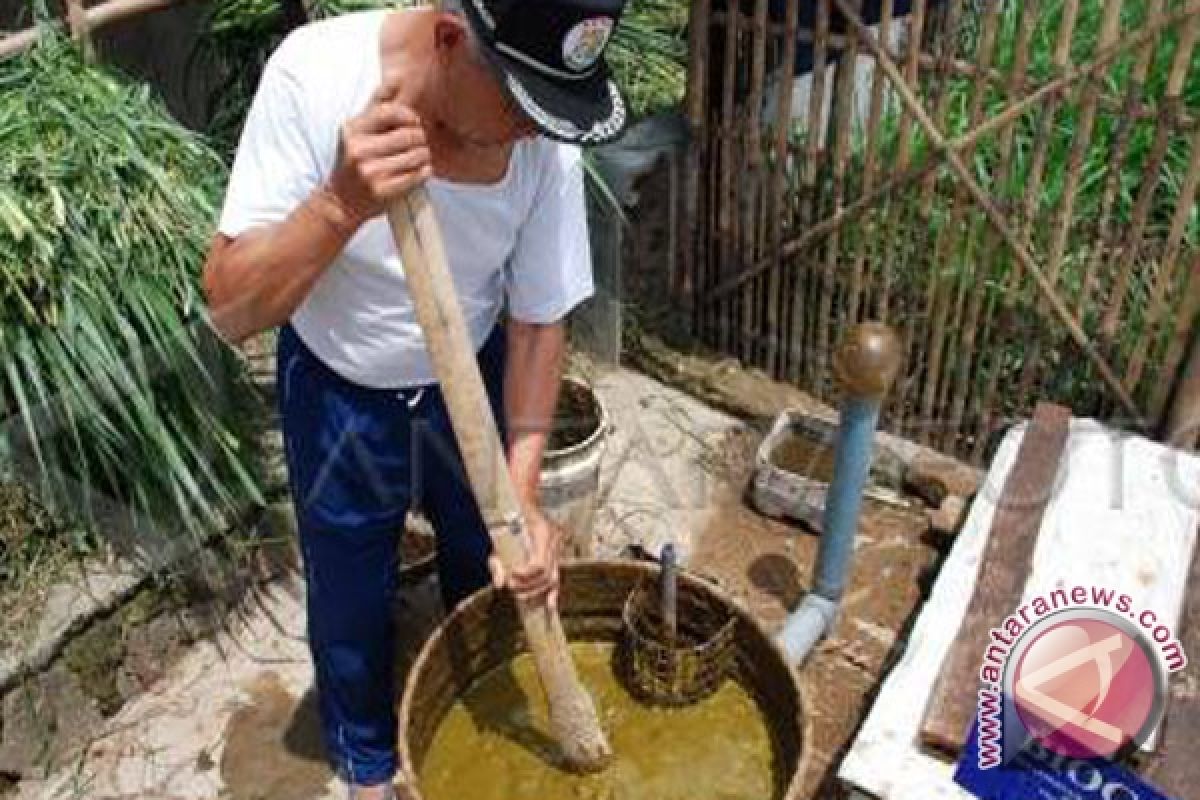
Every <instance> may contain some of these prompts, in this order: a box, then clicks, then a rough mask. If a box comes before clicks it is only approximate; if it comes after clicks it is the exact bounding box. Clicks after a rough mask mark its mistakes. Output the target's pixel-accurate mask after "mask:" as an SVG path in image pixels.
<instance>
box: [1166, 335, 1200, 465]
mask: <svg viewBox="0 0 1200 800" xmlns="http://www.w3.org/2000/svg"><path fill="white" fill-rule="evenodd" d="M1191 340H1192V343H1191V347H1190V348H1189V350H1190V355H1189V356H1188V360H1187V366H1186V367H1184V370H1183V374H1182V375H1180V376H1179V386H1178V388H1177V389H1176V390H1175V398H1174V400H1173V401H1172V403H1171V410H1170V416H1169V417H1168V419H1166V420H1165V427H1164V430H1163V441H1165V442H1166V443H1167V444H1169V445H1171V446H1172V447H1178V448H1180V449H1181V450H1195V449H1196V442H1197V438H1198V437H1200V338H1197V337H1195V336H1192V337H1191Z"/></svg>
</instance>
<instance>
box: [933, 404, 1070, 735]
mask: <svg viewBox="0 0 1200 800" xmlns="http://www.w3.org/2000/svg"><path fill="white" fill-rule="evenodd" d="M1070 421H1071V411H1070V409H1066V408H1063V407H1062V406H1056V405H1052V404H1049V403H1039V404H1038V406H1037V409H1036V410H1035V411H1034V414H1033V422H1032V423H1031V424H1030V427H1029V430H1028V431H1026V433H1025V437H1024V439H1023V440H1022V441H1021V449H1020V450H1019V451H1018V453H1017V461H1016V465H1015V466H1014V467H1013V470H1012V472H1011V473H1010V474H1009V476H1008V479H1007V480H1006V481H1005V483H1004V491H1003V493H1002V494H1001V495H1000V503H999V506H998V508H997V509H996V516H995V517H994V519H993V521H992V530H991V533H990V534H989V535H988V542H987V548H986V550H985V552H984V556H983V563H982V565H981V566H980V576H979V580H978V581H976V583H975V592H974V594H973V595H972V597H971V604H970V606H969V607H968V608H967V614H966V617H965V618H964V619H963V622H962V625H961V626H960V627H959V629H958V636H957V637H956V638H955V643H954V647H953V648H952V649H951V651H950V653H949V654H948V655H947V657H946V660H945V661H944V662H942V670H941V672H940V674H939V675H938V679H937V682H936V684H935V685H934V689H933V695H932V696H931V698H930V701H929V706H928V707H927V709H926V712H925V720H924V723H923V724H922V726H921V740H922V741H923V742H925V743H926V744H929V745H931V746H933V747H935V748H937V749H938V750H942V751H945V752H948V753H951V754H957V753H958V751H959V750H960V749H961V748H962V746H963V743H964V742H965V741H966V736H967V732H968V728H969V726H970V722H971V720H972V719H974V717H975V707H976V703H977V700H978V696H977V693H976V685H977V683H978V678H977V675H978V672H979V657H980V656H979V654H980V653H982V652H983V651H984V650H985V649H986V647H987V642H988V630H989V629H990V628H991V627H992V626H993V625H995V624H996V620H999V619H1004V617H1005V616H1006V615H1007V614H1009V613H1010V612H1011V611H1012V609H1013V608H1015V607H1017V606H1019V605H1020V603H1021V595H1022V593H1023V592H1024V589H1025V580H1026V578H1028V577H1029V573H1030V564H1031V563H1032V561H1033V552H1034V546H1035V545H1036V544H1037V538H1038V530H1039V528H1040V527H1041V522H1042V514H1043V513H1044V512H1045V510H1046V506H1047V505H1048V503H1049V501H1050V495H1051V492H1050V487H1053V485H1054V479H1055V476H1056V475H1057V473H1058V466H1059V461H1060V457H1061V456H1062V452H1063V445H1064V444H1066V441H1067V430H1068V427H1069V424H1070Z"/></svg>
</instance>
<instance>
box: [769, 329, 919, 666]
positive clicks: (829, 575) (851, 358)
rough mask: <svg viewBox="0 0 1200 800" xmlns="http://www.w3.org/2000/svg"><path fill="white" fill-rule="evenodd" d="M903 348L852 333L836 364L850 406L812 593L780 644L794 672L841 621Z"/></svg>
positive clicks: (879, 333) (880, 336)
mask: <svg viewBox="0 0 1200 800" xmlns="http://www.w3.org/2000/svg"><path fill="white" fill-rule="evenodd" d="M900 359H901V354H900V344H899V342H898V340H897V339H896V335H895V333H893V332H892V330H891V329H890V328H888V327H887V326H886V325H882V324H880V323H874V322H866V323H863V324H861V325H857V326H855V327H854V328H852V329H851V331H850V334H849V336H847V338H846V340H845V342H843V344H842V346H841V347H839V348H838V352H837V354H836V355H835V356H834V365H833V369H834V376H835V377H836V379H837V381H838V384H839V385H840V386H841V388H842V390H843V393H844V399H843V401H842V406H841V416H840V420H839V422H838V433H837V440H836V443H835V445H834V447H835V450H834V467H833V480H832V481H831V482H830V485H829V491H828V493H827V495H826V501H825V516H824V525H823V526H822V527H823V532H822V534H821V541H820V544H819V545H818V547H817V563H816V568H815V576H814V582H813V591H811V592H809V594H808V595H807V596H806V597H805V598H804V601H803V602H802V603H801V604H800V607H799V608H798V609H796V610H795V611H793V612H792V614H791V615H790V616H789V617H788V619H787V621H786V622H785V623H784V626H783V630H782V631H781V632H780V634H779V640H778V641H779V644H780V646H781V647H782V648H783V650H784V653H785V654H786V655H787V657H788V660H789V661H791V663H793V664H800V663H801V662H803V661H804V660H805V659H806V658H807V657H808V654H809V653H810V652H812V649H813V647H815V646H816V644H817V642H819V641H820V640H821V639H822V638H823V637H824V636H825V635H826V634H827V633H828V632H829V630H830V629H831V628H832V627H833V625H834V623H835V622H836V621H837V613H838V604H839V603H840V602H841V599H842V593H843V592H844V591H845V587H846V581H847V579H848V577H849V574H850V567H851V563H852V561H853V558H854V539H855V534H856V533H857V531H858V520H859V516H860V514H861V512H862V496H863V490H864V489H865V488H866V484H867V475H868V473H869V472H870V468H871V457H872V453H873V451H874V444H875V428H876V426H877V425H878V423H879V410H880V408H881V406H882V404H883V398H884V396H885V395H886V394H887V390H888V388H889V387H890V386H891V384H892V381H893V380H894V379H895V377H896V373H897V372H899V369H900Z"/></svg>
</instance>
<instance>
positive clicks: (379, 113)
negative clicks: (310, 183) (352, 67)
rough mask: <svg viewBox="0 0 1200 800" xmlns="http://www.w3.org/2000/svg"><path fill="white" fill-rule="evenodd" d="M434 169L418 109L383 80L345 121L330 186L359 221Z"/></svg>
mask: <svg viewBox="0 0 1200 800" xmlns="http://www.w3.org/2000/svg"><path fill="white" fill-rule="evenodd" d="M432 174H433V166H432V159H431V156H430V153H429V146H428V145H427V144H426V142H425V130H424V128H422V127H421V119H420V117H418V116H417V114H416V112H415V111H413V110H412V109H411V108H409V107H408V106H406V105H404V104H403V103H402V102H400V100H399V99H398V92H397V86H396V84H395V83H385V84H384V85H382V86H380V87H379V89H377V90H376V91H375V93H374V94H373V95H372V96H371V101H370V102H369V103H368V104H367V107H366V109H364V110H363V112H362V113H361V114H359V115H358V116H355V117H351V118H350V119H349V120H347V121H346V123H345V124H344V125H343V126H342V130H341V136H340V139H339V142H338V159H337V165H336V166H335V167H334V170H333V174H332V175H331V176H330V178H329V185H328V191H329V193H330V194H331V195H332V196H333V198H334V199H335V200H336V201H337V202H338V203H339V204H340V205H341V207H342V209H343V210H344V211H345V213H346V214H347V215H348V216H350V217H351V218H352V219H353V220H354V221H355V222H356V223H357V224H362V223H363V222H365V221H366V220H368V219H371V218H372V217H375V216H377V215H379V214H382V213H383V212H384V211H385V210H386V208H387V205H388V203H390V202H391V201H392V200H394V199H396V198H397V197H400V196H402V195H403V194H404V193H405V192H407V191H408V190H410V189H412V188H413V187H414V186H419V185H420V184H422V183H424V182H425V180H426V179H427V178H428V177H429V176H430V175H432Z"/></svg>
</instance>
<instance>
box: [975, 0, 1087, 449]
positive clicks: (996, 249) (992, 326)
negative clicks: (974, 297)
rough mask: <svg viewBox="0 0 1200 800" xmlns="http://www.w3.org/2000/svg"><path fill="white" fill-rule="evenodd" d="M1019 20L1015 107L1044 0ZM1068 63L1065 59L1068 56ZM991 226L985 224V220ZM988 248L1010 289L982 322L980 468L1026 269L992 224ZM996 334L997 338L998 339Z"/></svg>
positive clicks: (1011, 86)
mask: <svg viewBox="0 0 1200 800" xmlns="http://www.w3.org/2000/svg"><path fill="white" fill-rule="evenodd" d="M1069 12H1070V9H1069V8H1066V7H1064V9H1063V13H1064V16H1063V18H1062V20H1061V24H1060V27H1059V39H1058V47H1057V48H1056V49H1057V50H1061V48H1062V47H1063V46H1064V45H1063V37H1064V34H1065V37H1066V46H1069V45H1070V36H1071V30H1072V29H1073V26H1074V21H1073V20H1074V17H1073V15H1072V16H1071V17H1070V18H1068V17H1067V16H1066V15H1067V14H1068V13H1069ZM1018 13H1019V15H1020V16H1019V20H1018V23H1017V39H1016V42H1015V43H1014V52H1013V66H1012V71H1011V73H1010V74H1009V82H1008V102H1009V103H1010V104H1011V103H1012V101H1013V99H1014V98H1015V97H1016V95H1017V94H1018V93H1019V92H1020V91H1021V90H1022V89H1023V88H1024V86H1025V76H1026V72H1027V70H1028V68H1029V53H1030V43H1031V42H1032V41H1033V32H1034V29H1035V28H1036V26H1037V21H1038V19H1039V16H1040V14H1041V7H1040V3H1039V0H1029V1H1028V2H1027V3H1025V4H1023V5H1022V6H1021V7H1020V9H1019V12H1018ZM1063 58H1064V59H1065V55H1064V56H1063ZM1019 122H1020V120H1019V118H1016V117H1014V118H1013V119H1012V120H1011V121H1010V122H1009V123H1008V124H1007V125H1006V126H1005V127H1003V128H1002V129H1001V130H1000V137H1001V139H1000V152H1001V162H1002V163H1003V162H1005V161H1007V162H1009V165H1010V166H1009V172H1008V175H1009V180H1008V185H1009V187H1011V189H1012V190H1016V188H1017V186H1018V185H1019V183H1020V180H1021V177H1022V176H1021V175H1020V167H1019V162H1018V160H1017V159H1015V158H1010V156H1011V155H1012V150H1013V142H1014V139H1015V134H1016V126H1017V125H1018V124H1019ZM1049 122H1050V118H1049V117H1048V116H1047V115H1046V114H1045V112H1043V114H1042V115H1041V116H1040V117H1039V127H1041V126H1044V125H1048V124H1049ZM985 224H986V222H985ZM984 241H985V243H986V244H985V247H984V249H983V252H984V253H995V254H996V261H994V262H993V264H994V265H997V266H998V265H999V263H1002V262H1003V261H1008V266H1009V270H1008V279H1007V281H1006V286H1005V288H1004V290H1003V292H1002V294H1001V299H1000V300H999V302H998V303H997V301H995V300H992V301H991V302H990V303H989V304H988V311H987V314H986V315H985V317H984V321H983V326H982V327H983V331H984V335H983V336H982V337H981V344H980V345H979V351H980V356H981V361H980V364H981V367H980V369H981V371H982V370H985V368H984V367H983V366H982V364H984V363H990V364H991V369H990V370H986V378H985V379H984V381H983V383H984V386H983V387H982V389H981V390H980V391H977V392H976V402H975V404H974V409H975V414H974V416H976V417H978V418H979V428H978V429H977V430H976V432H975V442H974V445H973V447H972V450H971V455H970V458H971V461H973V462H974V463H976V464H978V463H981V462H982V459H983V451H984V446H985V445H986V443H987V440H988V437H989V435H990V433H991V427H992V425H993V423H994V422H995V416H996V415H995V411H996V408H995V406H994V405H993V403H995V400H996V397H997V394H996V389H997V387H998V384H999V380H1000V374H1001V372H1002V371H1003V368H1004V363H1003V354H1004V348H1005V343H1006V336H1010V335H1011V334H1012V333H1013V332H1012V330H1011V328H1012V320H1013V318H1014V317H1015V312H1014V309H1015V308H1016V301H1017V294H1018V292H1019V290H1020V285H1021V265H1020V264H1019V263H1018V261H1017V260H1016V259H1014V258H1011V254H1010V253H1009V252H1007V250H1006V249H1005V248H1004V247H1003V244H1002V242H1001V238H1000V235H999V232H998V231H996V229H995V228H994V227H993V226H991V225H988V226H987V229H986V230H985V235H984ZM987 269H988V272H989V274H994V273H995V272H997V269H996V267H995V266H989V267H987ZM997 305H999V306H1000V309H999V312H1000V313H999V317H998V318H997V313H996V312H997V308H996V307H997ZM993 334H994V335H995V338H994V339H993ZM985 356H986V357H987V361H986V362H985V361H983V360H982V358H983V357H985Z"/></svg>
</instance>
